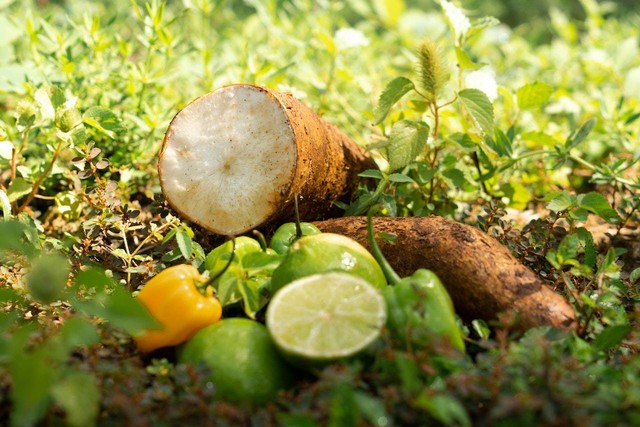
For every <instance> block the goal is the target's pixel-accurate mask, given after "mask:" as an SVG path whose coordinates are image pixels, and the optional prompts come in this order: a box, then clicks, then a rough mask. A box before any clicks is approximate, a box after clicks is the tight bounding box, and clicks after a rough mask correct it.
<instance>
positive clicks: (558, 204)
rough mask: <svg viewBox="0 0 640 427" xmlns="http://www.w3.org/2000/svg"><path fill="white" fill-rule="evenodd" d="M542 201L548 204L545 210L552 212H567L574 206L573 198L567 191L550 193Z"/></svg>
mask: <svg viewBox="0 0 640 427" xmlns="http://www.w3.org/2000/svg"><path fill="white" fill-rule="evenodd" d="M544 200H545V201H548V202H549V203H547V209H549V210H551V211H554V212H561V211H564V210H567V209H569V208H570V207H571V206H573V205H574V204H575V196H573V195H571V194H569V193H568V192H567V191H560V192H555V193H551V194H550V195H548V196H547V197H545V198H544Z"/></svg>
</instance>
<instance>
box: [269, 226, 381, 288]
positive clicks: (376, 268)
mask: <svg viewBox="0 0 640 427" xmlns="http://www.w3.org/2000/svg"><path fill="white" fill-rule="evenodd" d="M330 271H343V272H346V273H350V274H352V275H354V276H358V277H361V278H363V279H365V280H366V281H368V282H369V283H371V284H372V285H373V286H375V287H377V288H379V289H384V288H386V287H387V280H386V279H385V277H384V273H383V272H382V269H381V268H380V265H379V264H378V262H377V261H376V260H375V258H374V257H373V255H371V253H370V252H369V251H367V249H366V248H365V247H364V246H362V245H361V244H360V243H358V242H356V241H355V240H353V239H351V238H349V237H347V236H343V235H341V234H334V233H322V234H315V235H311V236H304V237H302V238H301V239H299V240H298V241H296V242H295V243H294V244H293V245H292V246H291V248H290V249H289V252H288V253H287V255H286V256H285V258H284V259H283V260H282V262H281V263H280V265H279V266H278V268H276V269H275V270H274V271H273V275H272V277H271V291H272V292H274V293H275V292H276V291H278V289H280V288H282V287H283V286H284V285H286V284H287V283H291V282H293V281H294V280H297V279H300V278H302V277H305V276H310V275H312V274H318V273H328V272H330Z"/></svg>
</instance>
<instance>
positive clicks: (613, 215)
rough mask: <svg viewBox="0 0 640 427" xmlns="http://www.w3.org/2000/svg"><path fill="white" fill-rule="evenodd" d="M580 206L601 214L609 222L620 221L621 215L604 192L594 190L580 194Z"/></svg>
mask: <svg viewBox="0 0 640 427" xmlns="http://www.w3.org/2000/svg"><path fill="white" fill-rule="evenodd" d="M578 206H580V207H582V208H584V209H586V210H588V211H589V212H593V213H595V214H596V215H599V216H601V217H602V218H604V219H605V220H606V221H607V222H618V221H620V215H618V212H616V210H615V209H613V208H612V207H611V204H609V201H608V200H607V199H606V197H604V196H603V195H602V194H600V193H598V192H595V191H592V192H590V193H587V194H581V195H579V196H578Z"/></svg>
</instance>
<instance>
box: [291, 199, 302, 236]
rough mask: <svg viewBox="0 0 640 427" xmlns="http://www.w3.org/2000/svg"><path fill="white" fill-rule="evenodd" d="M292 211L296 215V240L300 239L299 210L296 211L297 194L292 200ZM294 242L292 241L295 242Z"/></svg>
mask: <svg viewBox="0 0 640 427" xmlns="http://www.w3.org/2000/svg"><path fill="white" fill-rule="evenodd" d="M293 209H294V212H295V215H296V238H295V240H298V239H300V238H301V237H302V227H301V226H300V210H299V209H298V193H296V194H295V195H294V198H293ZM295 240H294V241H295Z"/></svg>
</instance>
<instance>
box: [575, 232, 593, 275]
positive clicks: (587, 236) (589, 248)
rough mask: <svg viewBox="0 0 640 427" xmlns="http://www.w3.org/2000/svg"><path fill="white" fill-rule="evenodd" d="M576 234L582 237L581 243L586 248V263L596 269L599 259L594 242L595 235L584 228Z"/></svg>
mask: <svg viewBox="0 0 640 427" xmlns="http://www.w3.org/2000/svg"><path fill="white" fill-rule="evenodd" d="M575 233H576V235H577V236H578V237H580V241H581V242H582V246H583V248H584V263H585V264H586V265H588V266H589V267H590V268H594V267H595V265H596V260H597V257H598V251H597V248H596V246H595V244H594V242H593V235H592V234H591V232H590V231H589V230H587V229H586V228H584V227H579V228H577V229H576V230H575Z"/></svg>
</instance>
